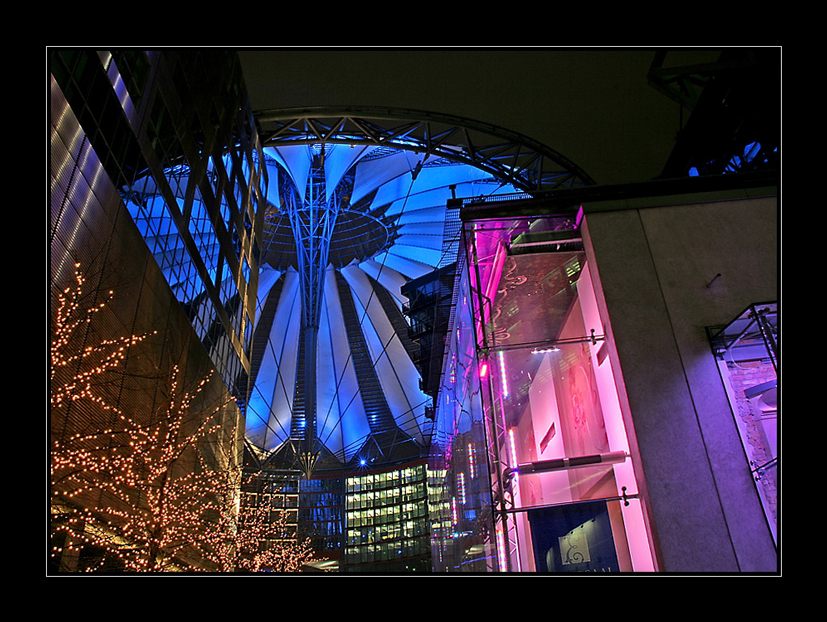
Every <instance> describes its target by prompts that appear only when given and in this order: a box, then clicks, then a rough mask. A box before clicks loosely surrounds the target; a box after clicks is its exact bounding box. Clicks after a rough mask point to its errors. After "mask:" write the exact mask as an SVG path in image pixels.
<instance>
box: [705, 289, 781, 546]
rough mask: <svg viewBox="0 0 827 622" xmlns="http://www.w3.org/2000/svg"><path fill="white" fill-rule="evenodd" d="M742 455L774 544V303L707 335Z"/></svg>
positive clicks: (755, 308)
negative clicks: (733, 420)
mask: <svg viewBox="0 0 827 622" xmlns="http://www.w3.org/2000/svg"><path fill="white" fill-rule="evenodd" d="M707 332H708V333H709V336H710V340H711V343H712V349H713V352H714V353H715V358H716V361H717V364H718V370H719V371H720V373H721V379H722V381H723V383H724V387H725V389H726V392H727V397H728V399H729V402H730V406H731V407H732V413H733V416H734V418H735V423H736V426H737V427H738V432H739V434H740V436H741V442H742V444H743V446H744V453H745V455H746V459H747V461H748V462H749V466H750V471H751V472H752V475H753V479H754V481H755V485H756V489H757V491H758V495H759V497H760V499H761V503H762V505H763V508H764V514H765V515H766V517H767V523H768V524H769V527H770V530H771V532H772V535H773V538H774V539H775V540H776V542H777V541H778V365H779V355H778V341H779V337H780V334H781V331H780V328H779V326H778V304H777V303H776V302H770V303H762V304H753V305H750V306H749V307H747V308H746V309H745V310H744V311H743V312H742V313H740V314H739V315H738V317H736V318H735V319H734V320H732V321H731V322H730V323H729V324H727V325H726V326H724V327H720V326H719V327H711V328H709V329H707Z"/></svg>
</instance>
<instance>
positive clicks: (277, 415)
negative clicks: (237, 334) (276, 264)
mask: <svg viewBox="0 0 827 622" xmlns="http://www.w3.org/2000/svg"><path fill="white" fill-rule="evenodd" d="M284 279H285V280H284V285H283V287H282V292H281V297H280V299H279V304H278V308H277V309H276V315H275V317H274V319H273V327H272V330H271V331H270V340H269V342H268V344H267V348H266V350H265V354H264V356H263V359H262V362H261V366H260V368H259V371H258V375H257V377H256V390H255V392H254V395H253V396H251V399H250V402H249V406H248V410H249V411H252V412H253V413H254V416H253V417H251V416H250V415H248V434H249V435H250V437H251V440H252V439H254V438H256V436H257V437H259V438H262V437H263V442H261V443H259V442H256V441H254V442H256V444H257V445H259V446H260V447H262V448H263V449H266V450H270V449H275V448H276V447H278V446H279V445H281V444H282V443H283V442H284V441H286V440H288V439H289V437H290V424H291V420H292V410H293V387H294V386H295V382H296V355H297V351H298V344H299V329H300V327H301V319H300V318H301V299H300V289H299V278H298V273H297V272H295V270H292V269H290V270H288V271H287V272H286V273H285V274H284ZM265 422H266V423H265ZM251 425H252V426H253V430H250V426H251ZM256 428H258V429H256ZM256 432H257V435H256V434H255V433H256Z"/></svg>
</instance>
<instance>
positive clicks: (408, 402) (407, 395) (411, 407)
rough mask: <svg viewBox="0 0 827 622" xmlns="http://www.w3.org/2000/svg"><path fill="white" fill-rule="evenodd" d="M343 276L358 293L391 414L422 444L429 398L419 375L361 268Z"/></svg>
mask: <svg viewBox="0 0 827 622" xmlns="http://www.w3.org/2000/svg"><path fill="white" fill-rule="evenodd" d="M342 275H343V276H344V277H345V279H346V280H347V282H348V283H349V284H350V287H351V290H352V291H353V293H354V302H355V303H356V309H357V313H358V314H359V318H360V320H361V325H362V333H363V334H364V336H365V341H366V342H367V344H368V349H369V350H370V352H371V357H372V360H373V364H374V369H375V370H376V374H377V376H378V377H379V382H380V384H381V385H382V389H383V392H384V394H385V398H386V400H387V402H388V406H389V407H390V410H391V413H392V415H393V417H394V419H395V420H396V422H397V424H398V425H399V427H400V428H401V429H402V430H403V431H405V432H406V433H408V434H409V435H411V436H412V437H414V438H415V439H416V440H417V441H419V442H422V441H423V438H422V434H421V427H420V425H419V423H418V421H417V411H423V410H424V404H425V403H426V402H427V400H428V397H427V396H426V395H425V394H424V393H422V391H421V390H420V389H419V372H418V370H417V369H416V367H415V366H414V364H413V363H412V362H411V359H410V357H409V356H408V354H407V352H406V351H405V348H404V346H403V345H402V342H401V341H400V340H399V337H398V336H397V335H396V332H395V331H394V328H393V325H392V324H391V322H390V320H389V319H388V317H387V315H385V311H384V309H383V308H382V305H381V303H380V302H379V300H378V299H377V298H376V296H375V295H373V296H372V295H371V291H372V287H371V285H370V282H369V281H368V279H367V277H366V275H365V274H364V273H363V272H362V271H361V270H359V268H358V267H357V266H348V267H346V268H344V269H342Z"/></svg>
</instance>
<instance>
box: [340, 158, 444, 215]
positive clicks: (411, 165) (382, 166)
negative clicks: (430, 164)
mask: <svg viewBox="0 0 827 622" xmlns="http://www.w3.org/2000/svg"><path fill="white" fill-rule="evenodd" d="M424 157H425V154H422V153H414V152H413V151H398V152H396V153H394V154H392V155H389V156H387V157H384V158H377V159H375V160H367V161H363V162H359V163H358V164H357V165H356V179H355V181H354V185H353V197H352V199H351V203H356V201H359V200H360V199H363V198H364V197H366V196H367V195H369V194H370V193H371V192H373V191H374V190H376V189H377V188H379V187H380V186H381V185H383V184H386V183H388V182H389V181H390V180H397V181H398V180H399V178H400V177H401V176H404V179H403V180H402V182H399V183H398V184H397V186H396V187H399V188H405V193H407V188H408V187H409V186H410V175H411V173H412V172H413V171H414V169H416V167H417V165H418V164H419V162H420V160H422V159H423V158H424ZM432 159H435V158H433V157H430V158H429V159H428V160H426V162H427V161H430V160H432ZM397 196H399V195H398V194H397ZM394 198H395V197H394ZM387 202H388V201H385V203H387ZM382 204H383V203H382V202H377V201H374V205H382Z"/></svg>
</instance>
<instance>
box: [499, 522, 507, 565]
mask: <svg viewBox="0 0 827 622" xmlns="http://www.w3.org/2000/svg"><path fill="white" fill-rule="evenodd" d="M497 557H499V562H500V572H505V571H506V570H508V566H507V564H506V548H505V535H504V534H503V532H502V529H501V528H497Z"/></svg>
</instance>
